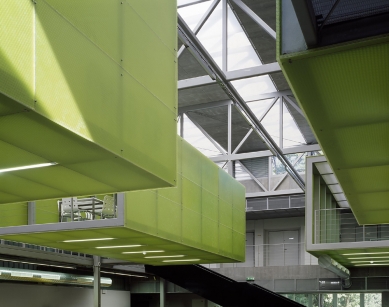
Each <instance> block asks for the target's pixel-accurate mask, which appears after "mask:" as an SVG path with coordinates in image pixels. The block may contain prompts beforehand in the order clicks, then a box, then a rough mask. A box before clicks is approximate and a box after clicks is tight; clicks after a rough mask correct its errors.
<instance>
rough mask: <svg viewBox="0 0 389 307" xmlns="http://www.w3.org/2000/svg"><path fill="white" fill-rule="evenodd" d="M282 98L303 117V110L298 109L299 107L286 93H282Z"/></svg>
mask: <svg viewBox="0 0 389 307" xmlns="http://www.w3.org/2000/svg"><path fill="white" fill-rule="evenodd" d="M283 98H284V99H285V100H286V101H288V102H289V104H290V105H291V106H292V107H293V108H294V109H295V110H296V111H297V112H299V113H300V114H301V115H302V116H303V117H305V115H304V113H303V111H302V110H301V109H300V107H299V106H298V105H297V104H296V103H295V102H294V101H293V100H292V99H290V98H289V97H288V96H287V95H284V96H283Z"/></svg>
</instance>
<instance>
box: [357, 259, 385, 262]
mask: <svg viewBox="0 0 389 307" xmlns="http://www.w3.org/2000/svg"><path fill="white" fill-rule="evenodd" d="M388 261H389V259H386V260H374V261H373V260H358V261H351V263H365V262H366V263H367V262H370V263H373V262H374V263H375V262H388Z"/></svg>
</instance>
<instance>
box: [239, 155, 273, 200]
mask: <svg viewBox="0 0 389 307" xmlns="http://www.w3.org/2000/svg"><path fill="white" fill-rule="evenodd" d="M238 162H239V164H240V166H241V167H242V169H243V170H244V171H245V172H246V173H247V174H249V176H250V177H251V179H253V180H254V181H255V183H256V184H258V185H259V186H260V187H261V189H262V190H263V191H264V192H267V191H268V189H266V188H265V187H264V185H263V184H262V183H261V182H260V181H259V180H258V178H257V177H255V176H254V174H253V173H252V172H250V170H249V169H248V168H247V167H246V166H244V165H243V163H242V162H240V161H239V160H238Z"/></svg>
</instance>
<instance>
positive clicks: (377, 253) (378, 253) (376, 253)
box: [342, 252, 389, 256]
mask: <svg viewBox="0 0 389 307" xmlns="http://www.w3.org/2000/svg"><path fill="white" fill-rule="evenodd" d="M381 254H389V252H375V253H352V254H342V256H356V255H381Z"/></svg>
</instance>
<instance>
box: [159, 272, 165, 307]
mask: <svg viewBox="0 0 389 307" xmlns="http://www.w3.org/2000/svg"><path fill="white" fill-rule="evenodd" d="M165 301H166V289H165V279H163V278H159V307H165Z"/></svg>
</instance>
